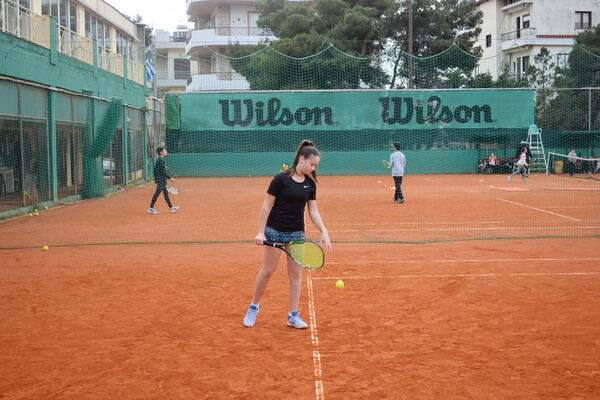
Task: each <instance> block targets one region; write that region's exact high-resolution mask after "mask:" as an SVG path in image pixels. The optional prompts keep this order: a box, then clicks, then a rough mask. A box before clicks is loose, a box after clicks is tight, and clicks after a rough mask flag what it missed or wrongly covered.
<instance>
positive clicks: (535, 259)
mask: <svg viewBox="0 0 600 400" xmlns="http://www.w3.org/2000/svg"><path fill="white" fill-rule="evenodd" d="M521 261H570V262H572V261H600V257H578V258H577V257H575V258H574V257H569V258H486V259H454V260H450V259H446V260H444V259H442V260H387V261H369V260H365V261H329V262H328V263H327V265H336V264H344V265H348V264H361V265H362V264H400V263H463V262H481V263H487V262H521ZM313 279H319V278H313Z"/></svg>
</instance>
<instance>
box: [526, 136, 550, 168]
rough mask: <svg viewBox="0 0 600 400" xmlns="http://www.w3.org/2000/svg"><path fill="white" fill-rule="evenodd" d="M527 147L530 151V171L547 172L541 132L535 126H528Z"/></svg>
mask: <svg viewBox="0 0 600 400" xmlns="http://www.w3.org/2000/svg"><path fill="white" fill-rule="evenodd" d="M527 145H528V146H529V150H531V166H530V167H529V169H530V170H531V171H544V172H545V171H547V169H548V164H547V163H548V161H547V160H546V154H545V153H544V144H543V143H542V130H541V129H538V127H537V126H535V125H529V131H528V132H527Z"/></svg>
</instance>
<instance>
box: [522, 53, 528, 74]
mask: <svg viewBox="0 0 600 400" xmlns="http://www.w3.org/2000/svg"><path fill="white" fill-rule="evenodd" d="M527 68H529V56H524V57H523V72H527Z"/></svg>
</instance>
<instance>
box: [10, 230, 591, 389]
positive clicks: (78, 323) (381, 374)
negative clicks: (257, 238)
mask: <svg viewBox="0 0 600 400" xmlns="http://www.w3.org/2000/svg"><path fill="white" fill-rule="evenodd" d="M599 245H600V240H599V239H598V238H581V239H526V240H495V241H492V240H485V241H456V242H443V243H428V244H397V243H396V244H391V243H387V244H386V243H334V250H333V252H330V253H327V255H326V265H325V267H324V268H323V269H321V270H319V271H313V272H310V273H309V272H308V271H304V272H303V274H304V275H303V289H302V296H301V300H300V312H301V316H302V317H303V318H304V319H305V320H306V321H307V322H308V323H309V328H308V329H306V330H296V329H294V328H290V327H288V326H286V323H285V316H286V313H287V275H286V273H285V267H284V264H283V257H281V259H280V265H279V268H278V270H277V272H276V274H275V275H274V276H273V278H272V280H271V283H270V286H269V288H268V290H267V293H266V294H265V297H264V298H263V301H262V302H261V308H260V313H259V314H258V319H257V322H256V325H255V326H254V327H253V328H245V327H244V326H243V325H242V318H243V316H244V313H245V311H246V308H247V307H248V303H249V301H250V298H251V294H252V289H253V284H254V279H255V276H256V273H257V272H258V269H259V268H260V263H261V257H262V249H261V248H260V247H258V246H255V245H254V244H252V243H236V244H157V245H151V244H144V245H98V246H93V245H89V246H62V247H50V249H49V250H48V251H43V250H42V249H41V248H34V249H3V250H0V257H1V259H2V260H3V261H2V264H1V265H0V321H2V323H1V324H0V399H292V398H293V399H383V398H389V399H598V398H600V356H599V354H600V314H599V310H600V253H599V251H598V248H599ZM282 254H283V253H282ZM337 279H342V280H344V282H345V288H344V289H342V290H339V289H336V288H335V281H336V280H337Z"/></svg>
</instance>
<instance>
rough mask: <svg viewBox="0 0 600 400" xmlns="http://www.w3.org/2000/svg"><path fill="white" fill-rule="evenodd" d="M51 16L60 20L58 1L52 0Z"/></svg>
mask: <svg viewBox="0 0 600 400" xmlns="http://www.w3.org/2000/svg"><path fill="white" fill-rule="evenodd" d="M50 15H52V16H53V17H54V18H57V19H58V0H50Z"/></svg>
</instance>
